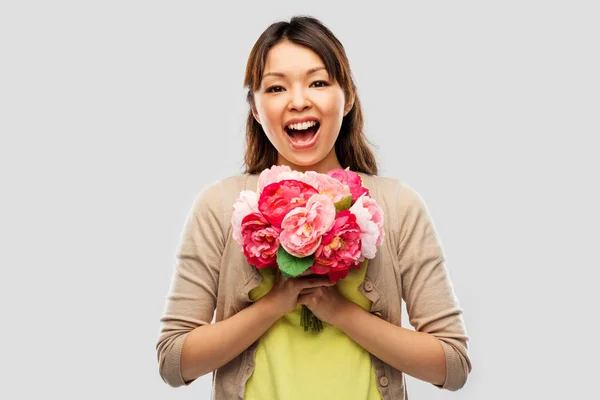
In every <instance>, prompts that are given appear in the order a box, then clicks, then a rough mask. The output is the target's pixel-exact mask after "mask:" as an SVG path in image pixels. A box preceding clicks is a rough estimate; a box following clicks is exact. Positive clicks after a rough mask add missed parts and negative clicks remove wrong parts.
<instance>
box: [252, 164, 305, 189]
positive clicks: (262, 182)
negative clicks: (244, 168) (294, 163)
mask: <svg viewBox="0 0 600 400" xmlns="http://www.w3.org/2000/svg"><path fill="white" fill-rule="evenodd" d="M284 179H295V180H298V181H301V182H305V180H304V174H302V172H298V171H292V169H291V168H290V167H288V166H287V165H274V166H272V167H271V168H267V169H265V170H263V171H262V172H261V173H260V175H259V176H258V187H257V193H258V195H259V196H260V195H261V194H262V192H263V190H264V188H265V187H266V186H268V185H270V184H271V183H276V182H280V181H282V180H284Z"/></svg>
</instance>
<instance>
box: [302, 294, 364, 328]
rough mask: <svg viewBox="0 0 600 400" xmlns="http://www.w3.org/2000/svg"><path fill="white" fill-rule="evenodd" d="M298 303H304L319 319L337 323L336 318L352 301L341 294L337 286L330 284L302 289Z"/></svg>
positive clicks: (333, 323) (341, 314)
mask: <svg viewBox="0 0 600 400" xmlns="http://www.w3.org/2000/svg"><path fill="white" fill-rule="evenodd" d="M298 304H304V305H305V306H306V307H308V308H309V309H310V311H312V313H313V314H315V316H316V317H317V318H319V319H320V320H321V321H324V322H328V323H330V324H332V325H337V320H338V319H339V318H340V317H341V316H343V314H344V311H345V310H346V309H347V307H348V306H351V305H352V304H353V303H352V302H350V301H348V300H347V299H346V298H345V297H344V296H342V294H341V293H340V292H339V290H338V288H337V287H335V286H332V287H315V288H307V289H303V290H302V291H301V292H300V296H299V297H298Z"/></svg>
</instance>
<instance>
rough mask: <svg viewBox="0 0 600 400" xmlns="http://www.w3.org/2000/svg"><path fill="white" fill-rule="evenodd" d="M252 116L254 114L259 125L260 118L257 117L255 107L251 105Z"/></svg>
mask: <svg viewBox="0 0 600 400" xmlns="http://www.w3.org/2000/svg"><path fill="white" fill-rule="evenodd" d="M252 116H254V119H255V120H256V122H258V124H259V125H260V119H259V118H258V113H257V112H256V108H254V107H252Z"/></svg>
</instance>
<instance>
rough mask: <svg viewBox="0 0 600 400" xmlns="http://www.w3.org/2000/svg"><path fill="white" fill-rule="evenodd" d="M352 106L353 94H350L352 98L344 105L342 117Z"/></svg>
mask: <svg viewBox="0 0 600 400" xmlns="http://www.w3.org/2000/svg"><path fill="white" fill-rule="evenodd" d="M352 107H354V96H352V98H351V99H350V101H348V102H347V103H346V107H345V108H344V117H345V116H346V115H348V113H349V112H350V110H352Z"/></svg>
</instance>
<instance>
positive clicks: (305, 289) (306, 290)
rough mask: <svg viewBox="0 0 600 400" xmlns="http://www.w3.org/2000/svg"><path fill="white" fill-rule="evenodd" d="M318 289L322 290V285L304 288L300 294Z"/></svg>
mask: <svg viewBox="0 0 600 400" xmlns="http://www.w3.org/2000/svg"><path fill="white" fill-rule="evenodd" d="M317 290H321V287H310V288H304V289H302V290H301V291H300V293H299V294H300V295H304V294H309V293H314V292H316V291H317Z"/></svg>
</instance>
